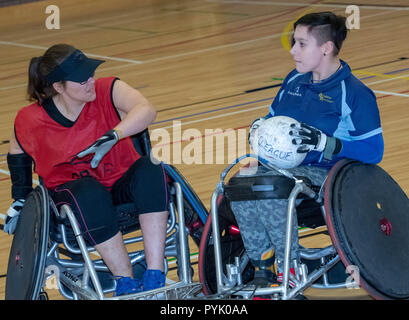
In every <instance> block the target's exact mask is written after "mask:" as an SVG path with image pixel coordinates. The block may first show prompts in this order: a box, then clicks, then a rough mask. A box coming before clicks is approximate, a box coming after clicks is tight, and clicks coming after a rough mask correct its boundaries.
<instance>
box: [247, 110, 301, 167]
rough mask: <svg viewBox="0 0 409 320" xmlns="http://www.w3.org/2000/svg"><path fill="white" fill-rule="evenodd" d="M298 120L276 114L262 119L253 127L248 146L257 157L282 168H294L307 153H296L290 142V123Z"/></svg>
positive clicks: (293, 145) (294, 146)
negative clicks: (257, 125) (258, 124)
mask: <svg viewBox="0 0 409 320" xmlns="http://www.w3.org/2000/svg"><path fill="white" fill-rule="evenodd" d="M293 123H294V124H297V125H299V122H298V121H297V120H295V119H293V118H290V117H286V116H276V117H271V118H269V119H267V120H264V121H263V122H262V123H261V124H260V126H259V127H258V128H257V129H255V132H254V134H253V138H252V139H251V142H250V146H251V148H252V149H253V150H254V152H255V153H256V154H257V155H258V157H259V158H262V159H264V160H266V161H267V162H269V163H271V164H273V165H276V166H277V167H279V168H282V169H290V168H295V167H297V166H298V165H300V164H301V163H302V162H303V160H304V159H305V157H306V155H307V153H297V148H298V147H299V146H296V145H295V144H293V143H292V139H293V138H292V137H291V136H290V134H289V132H290V131H291V127H290V125H291V124H293Z"/></svg>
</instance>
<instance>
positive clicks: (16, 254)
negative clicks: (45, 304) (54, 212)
mask: <svg viewBox="0 0 409 320" xmlns="http://www.w3.org/2000/svg"><path fill="white" fill-rule="evenodd" d="M48 229H49V200H48V193H47V191H46V190H45V188H44V187H42V186H38V187H37V188H36V189H34V190H33V191H32V192H31V193H30V194H29V195H28V197H27V199H26V201H25V204H24V207H23V209H22V211H21V214H20V218H19V221H18V223H17V227H16V230H15V232H14V237H13V242H12V245H11V250H10V256H9V262H8V267H7V279H6V290H5V299H6V300H37V299H39V298H40V291H41V289H42V286H43V277H44V269H45V263H46V254H47V248H48V236H49V230H48Z"/></svg>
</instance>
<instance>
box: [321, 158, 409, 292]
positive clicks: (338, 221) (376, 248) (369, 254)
mask: <svg viewBox="0 0 409 320" xmlns="http://www.w3.org/2000/svg"><path fill="white" fill-rule="evenodd" d="M324 200H325V211H326V220H327V226H328V231H329V233H330V236H331V239H332V242H333V244H334V247H335V249H336V250H337V252H338V254H339V256H340V258H341V260H342V262H343V263H344V265H345V266H346V267H348V266H355V270H356V271H357V274H356V276H359V284H360V286H361V287H362V288H363V289H364V290H366V291H367V292H368V293H369V294H370V295H371V296H372V297H374V298H379V299H408V298H409V273H408V272H407V270H408V269H409V235H408V230H409V200H408V197H407V196H406V194H405V193H404V192H403V191H402V189H401V188H400V187H399V185H398V184H397V183H396V182H395V181H394V180H393V179H392V178H391V177H390V176H389V175H388V174H387V173H386V172H385V171H384V170H383V169H381V168H380V167H379V166H376V165H368V164H363V163H360V162H357V161H351V160H342V161H340V162H338V163H337V164H336V165H335V166H334V167H333V169H332V170H331V171H330V174H329V175H328V179H327V181H326V186H325V196H324ZM354 273H355V271H354Z"/></svg>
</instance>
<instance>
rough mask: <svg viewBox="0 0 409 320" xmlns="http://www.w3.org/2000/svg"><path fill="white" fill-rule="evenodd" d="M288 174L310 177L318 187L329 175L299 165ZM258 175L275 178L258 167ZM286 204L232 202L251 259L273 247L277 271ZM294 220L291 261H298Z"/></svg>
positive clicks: (277, 201)
mask: <svg viewBox="0 0 409 320" xmlns="http://www.w3.org/2000/svg"><path fill="white" fill-rule="evenodd" d="M288 171H289V172H291V173H292V174H293V175H296V176H305V177H308V178H310V179H311V182H312V184H313V185H317V186H319V185H322V184H323V183H324V181H325V178H326V177H327V175H328V170H327V169H325V168H318V167H312V166H300V167H296V168H293V169H288ZM257 174H274V175H278V173H277V172H275V171H270V172H268V171H267V169H265V168H264V167H259V170H258V172H257ZM300 202H301V200H297V204H299V203H300ZM287 203H288V201H287V199H269V200H252V201H234V202H231V204H230V205H231V208H232V210H233V212H234V215H235V217H236V220H237V223H238V225H239V228H240V234H241V236H242V238H243V242H244V247H245V249H246V251H247V254H248V256H249V258H250V259H253V260H260V258H261V256H262V254H263V253H264V252H266V251H267V250H268V249H270V248H271V247H273V248H274V249H275V254H276V259H277V265H278V267H279V268H280V269H282V268H283V259H284V251H285V234H286V220H287ZM293 221H294V224H293V232H292V241H291V242H292V245H291V261H292V260H295V259H297V260H298V258H299V245H298V231H297V230H298V224H297V215H295V216H294V219H293Z"/></svg>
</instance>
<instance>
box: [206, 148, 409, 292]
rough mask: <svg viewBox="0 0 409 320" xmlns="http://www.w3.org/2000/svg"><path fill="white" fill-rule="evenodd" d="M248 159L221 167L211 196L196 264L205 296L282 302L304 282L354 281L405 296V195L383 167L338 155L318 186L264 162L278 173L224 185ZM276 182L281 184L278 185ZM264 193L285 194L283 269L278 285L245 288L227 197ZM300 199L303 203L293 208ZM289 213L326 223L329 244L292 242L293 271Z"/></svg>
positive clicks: (304, 221)
mask: <svg viewBox="0 0 409 320" xmlns="http://www.w3.org/2000/svg"><path fill="white" fill-rule="evenodd" d="M249 157H250V158H251V157H256V156H254V155H246V156H243V157H241V158H239V159H237V160H236V161H235V162H234V163H233V164H231V165H229V166H227V167H226V169H225V170H224V171H223V172H222V174H221V178H220V182H219V183H218V184H217V187H216V189H215V191H214V192H213V195H212V200H211V215H209V217H208V219H207V221H206V224H205V227H204V230H203V235H202V240H201V245H200V250H199V266H198V268H199V276H200V281H201V282H202V284H203V291H204V293H205V294H206V295H207V297H209V298H215V299H252V298H254V297H257V296H262V297H266V296H267V297H268V298H269V299H284V300H286V299H297V298H301V297H302V296H301V295H302V294H303V292H304V290H305V289H307V288H309V287H314V288H320V289H333V288H345V287H347V288H350V287H357V286H360V287H361V288H362V289H364V290H365V291H366V292H367V293H368V294H369V295H370V296H372V297H373V298H376V299H408V298H409V273H408V272H407V270H408V268H409V234H408V230H409V200H408V197H407V196H406V194H405V193H404V192H403V191H402V189H401V188H400V187H399V185H398V184H397V183H396V182H395V181H394V180H393V179H392V178H391V177H390V176H389V175H388V174H387V173H386V172H385V171H384V170H383V169H381V168H380V167H379V166H377V165H369V164H363V163H361V162H358V161H354V160H348V159H344V160H340V161H339V162H337V163H336V164H335V166H334V167H333V168H332V169H331V170H330V172H329V174H328V176H327V178H326V181H325V182H324V184H323V186H312V185H311V184H310V183H309V180H308V178H306V177H295V176H293V175H292V174H291V173H290V172H289V171H287V170H283V169H280V168H277V167H275V166H272V165H269V164H268V163H264V164H265V165H266V166H269V167H270V169H271V170H273V171H276V172H278V173H279V174H278V173H277V174H276V175H273V176H271V178H270V180H268V179H267V180H264V181H262V180H260V177H256V176H253V177H252V176H249V177H245V176H243V177H242V178H240V175H237V174H236V175H233V177H232V178H231V179H230V180H229V181H228V183H227V184H225V183H224V180H225V179H226V176H227V174H228V172H229V171H230V170H231V169H232V168H233V167H234V166H235V165H236V164H237V163H238V162H239V161H241V160H243V159H244V158H249ZM258 160H259V161H262V160H261V159H258ZM282 179H284V180H287V182H286V183H284V184H283V182H282ZM232 192H233V194H232ZM234 192H235V193H238V196H237V195H235V194H234ZM232 195H233V197H232ZM234 197H236V198H238V199H234ZM271 198H277V199H288V209H287V226H286V237H285V240H286V242H285V243H286V248H285V254H284V270H283V271H284V272H283V281H282V283H281V284H278V285H277V286H272V287H264V288H261V287H256V286H255V285H252V282H251V280H252V279H253V277H254V268H253V267H252V265H251V263H250V261H249V258H248V257H247V255H246V252H245V249H244V245H243V242H242V239H241V236H240V230H239V228H238V225H237V222H236V220H235V218H234V215H233V212H232V210H231V207H230V202H231V201H234V200H254V199H271ZM300 198H303V199H304V200H302V202H301V204H300V205H298V206H296V200H297V199H300ZM295 213H296V214H297V218H298V219H297V221H298V225H299V226H303V227H309V228H316V227H319V226H325V224H326V226H327V230H328V233H329V235H330V238H331V241H332V245H330V246H327V247H325V248H304V247H301V246H300V256H301V257H300V261H294V265H295V276H293V275H292V274H291V273H290V256H291V254H290V250H291V249H290V248H291V233H292V228H291V226H292V223H293V219H294V214H295ZM346 271H348V272H349V273H350V274H351V276H348V273H347V272H346ZM290 279H291V282H292V285H291V286H290Z"/></svg>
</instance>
